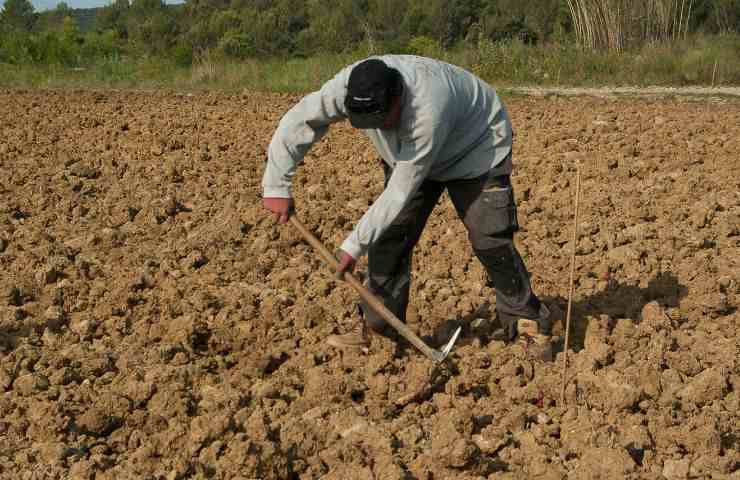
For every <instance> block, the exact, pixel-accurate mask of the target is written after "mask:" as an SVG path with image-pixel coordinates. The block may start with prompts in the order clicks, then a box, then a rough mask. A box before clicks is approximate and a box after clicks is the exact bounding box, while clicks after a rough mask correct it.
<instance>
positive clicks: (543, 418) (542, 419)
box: [537, 412, 550, 425]
mask: <svg viewBox="0 0 740 480" xmlns="http://www.w3.org/2000/svg"><path fill="white" fill-rule="evenodd" d="M537 423H539V424H540V425H547V424H548V423H550V417H549V416H548V415H547V414H546V413H544V412H540V413H538V414H537Z"/></svg>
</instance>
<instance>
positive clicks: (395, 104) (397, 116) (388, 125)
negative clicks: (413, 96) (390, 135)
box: [380, 96, 401, 130]
mask: <svg viewBox="0 0 740 480" xmlns="http://www.w3.org/2000/svg"><path fill="white" fill-rule="evenodd" d="M400 122H401V97H400V96H397V97H393V98H392V100H391V108H390V110H389V111H388V116H386V117H385V122H383V126H382V127H380V129H381V130H393V129H394V128H396V127H397V126H398V124H399V123H400Z"/></svg>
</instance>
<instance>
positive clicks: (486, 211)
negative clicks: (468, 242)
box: [465, 175, 519, 235]
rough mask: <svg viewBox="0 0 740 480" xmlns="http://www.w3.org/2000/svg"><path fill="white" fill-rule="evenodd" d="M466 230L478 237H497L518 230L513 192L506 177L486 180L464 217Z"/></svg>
mask: <svg viewBox="0 0 740 480" xmlns="http://www.w3.org/2000/svg"><path fill="white" fill-rule="evenodd" d="M465 224H466V225H467V227H468V229H470V230H471V231H474V232H476V233H478V234H479V235H497V234H501V233H509V232H515V231H517V230H518V229H519V222H518V221H517V217H516V203H515V202H514V190H513V189H512V187H511V181H510V180H509V176H508V175H502V176H499V177H492V178H489V179H488V180H486V183H485V185H484V187H483V190H481V192H480V194H479V195H478V198H476V199H475V201H473V203H472V204H471V205H470V208H469V209H468V211H467V213H466V215H465Z"/></svg>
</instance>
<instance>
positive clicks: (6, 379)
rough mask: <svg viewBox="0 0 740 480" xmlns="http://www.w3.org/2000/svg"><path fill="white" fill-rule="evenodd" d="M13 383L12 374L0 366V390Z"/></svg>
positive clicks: (2, 390)
mask: <svg viewBox="0 0 740 480" xmlns="http://www.w3.org/2000/svg"><path fill="white" fill-rule="evenodd" d="M12 384H13V376H12V375H11V374H10V372H8V371H7V370H5V369H4V368H0V392H4V391H5V390H7V389H8V388H10V386H11V385H12Z"/></svg>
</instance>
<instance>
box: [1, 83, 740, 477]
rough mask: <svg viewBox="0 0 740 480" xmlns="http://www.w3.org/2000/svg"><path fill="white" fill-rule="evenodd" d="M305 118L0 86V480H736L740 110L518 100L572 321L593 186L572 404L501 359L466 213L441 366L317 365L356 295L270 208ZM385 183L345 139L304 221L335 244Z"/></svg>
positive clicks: (546, 293)
mask: <svg viewBox="0 0 740 480" xmlns="http://www.w3.org/2000/svg"><path fill="white" fill-rule="evenodd" d="M297 98H298V97H296V96H281V95H263V94H250V93H244V94H242V95H234V96H230V95H225V94H198V95H195V96H193V95H178V94H169V93H143V92H138V93H136V92H89V91H80V92H23V91H12V92H9V91H4V92H0V105H2V109H0V166H2V167H3V170H2V171H3V174H2V175H1V176H0V264H2V275H0V477H1V478H8V479H18V478H24V479H36V478H71V479H92V478H96V479H128V478H131V479H134V478H136V479H160V478H161V479H175V478H215V479H226V478H229V479H231V478H241V479H249V478H264V479H272V478H281V479H312V478H319V477H321V478H327V479H348V478H352V479H432V478H434V479H480V478H496V479H498V478H511V479H515V478H548V479H556V478H566V477H567V478H573V479H581V478H582V479H592V478H654V479H661V478H667V479H669V480H673V479H683V478H715V479H716V478H738V475H740V474H739V473H738V468H739V467H740V462H739V460H738V459H739V458H740V443H739V442H740V414H739V410H738V408H739V407H740V368H739V365H738V358H739V352H738V350H739V338H740V336H739V335H738V330H739V329H740V315H739V314H738V310H737V308H738V300H740V295H739V294H740V194H739V192H740V104H739V103H738V102H733V101H724V102H720V103H710V102H685V101H681V100H676V99H672V100H671V99H662V100H661V99H608V98H568V99H566V98H562V97H546V98H525V97H515V98H507V99H506V100H507V103H508V106H509V110H510V112H511V115H512V117H513V121H514V124H515V128H516V131H517V136H516V141H515V162H516V171H515V178H514V181H515V186H516V189H517V199H518V201H519V206H520V222H521V223H522V225H523V229H522V232H521V235H519V237H518V238H519V243H520V246H521V250H522V253H523V255H524V256H525V258H526V261H527V263H528V266H529V269H530V270H531V272H532V280H533V284H534V286H535V288H536V290H537V292H539V294H540V295H541V296H542V297H543V298H544V299H545V301H546V302H547V303H548V304H549V305H550V306H551V307H552V309H553V310H555V311H556V312H558V313H557V314H558V317H560V318H562V316H563V315H562V312H563V311H564V310H565V307H566V301H565V298H564V297H565V296H566V292H567V289H568V285H567V282H568V275H567V273H568V268H569V252H570V245H569V242H570V238H571V235H572V233H571V232H572V227H571V222H572V220H571V219H572V213H573V205H572V199H573V193H574V192H573V190H574V188H573V187H574V178H575V174H574V172H575V165H576V164H577V163H578V162H580V164H581V170H582V179H583V181H582V185H583V195H582V202H581V218H582V221H581V225H580V230H581V233H582V234H581V238H580V240H579V242H578V246H577V251H578V256H577V283H576V296H575V299H574V316H573V322H574V324H575V326H574V329H573V335H572V336H571V339H572V348H573V350H574V352H575V353H573V354H572V355H571V356H570V358H571V364H570V367H569V376H568V381H569V382H568V386H567V389H566V403H565V404H563V403H561V401H560V392H561V364H560V363H559V362H558V363H555V364H549V365H542V364H533V363H531V362H529V361H527V360H526V359H525V358H524V356H523V352H522V351H520V350H518V349H517V348H518V347H516V346H512V345H506V344H504V343H501V342H498V341H495V340H493V339H492V336H491V334H492V332H493V330H494V329H495V328H496V320H495V314H494V313H493V311H494V306H493V305H492V302H493V298H494V295H493V293H492V291H491V289H490V288H489V287H487V286H486V282H485V277H484V273H483V270H482V268H481V266H480V265H479V263H478V262H477V261H476V260H474V259H472V257H471V250H470V248H469V245H468V242H467V239H466V234H465V231H464V228H463V226H462V224H461V222H459V221H457V219H456V218H455V216H454V214H453V210H452V208H451V205H450V202H449V200H444V201H443V202H442V204H441V205H440V206H439V207H438V209H437V211H436V212H435V213H434V214H433V216H432V218H431V219H430V223H429V226H428V229H427V231H426V233H425V235H424V237H423V238H422V240H421V242H420V245H419V247H418V249H417V253H416V256H415V267H414V270H415V278H416V281H415V284H414V287H413V292H412V295H413V301H412V305H411V307H410V312H409V323H410V325H411V327H412V328H413V329H414V330H415V331H417V332H418V333H419V334H420V335H422V336H424V337H425V338H427V339H428V340H429V341H430V342H432V343H436V344H439V342H440V341H442V340H444V339H445V338H446V336H447V335H448V334H449V332H450V330H451V327H452V326H454V325H455V324H458V323H459V324H462V325H463V326H464V332H463V337H462V339H461V341H460V343H459V344H458V346H457V348H456V349H455V350H454V352H453V354H452V355H451V356H450V362H449V363H447V364H446V365H445V366H443V367H441V368H435V369H433V368H431V366H430V364H429V362H428V360H426V359H425V358H424V357H423V356H421V355H420V354H419V353H418V352H417V351H415V350H413V349H410V348H406V349H400V348H394V347H393V346H392V345H391V344H389V343H388V342H387V341H385V340H381V339H375V340H374V341H373V345H372V348H371V349H370V350H369V352H366V353H362V352H356V353H353V352H344V353H343V352H339V351H336V350H334V349H332V348H331V347H329V346H327V345H325V343H324V339H325V338H326V336H327V335H329V334H331V333H332V332H338V331H343V330H344V329H345V328H347V326H348V325H349V324H350V322H351V321H352V320H353V318H354V316H355V315H356V313H355V310H354V307H353V305H354V302H355V300H356V294H355V293H354V292H353V291H352V290H351V289H350V288H348V286H346V285H344V284H337V283H336V282H335V281H334V279H333V277H332V274H331V272H330V271H329V270H328V268H327V267H326V266H325V265H324V264H323V263H322V262H321V261H319V260H318V257H317V255H316V254H315V253H314V252H313V251H312V250H311V249H310V248H309V247H308V246H307V245H306V244H304V243H303V242H302V241H301V240H300V238H299V236H298V234H297V233H296V232H295V231H294V230H293V229H292V228H291V227H289V226H276V225H274V223H273V221H272V219H271V218H269V217H267V216H265V214H264V212H263V210H262V208H261V205H260V186H259V184H260V180H261V174H262V169H263V164H264V160H265V148H266V145H267V144H268V142H269V139H270V136H271V134H272V130H273V129H274V128H275V126H276V124H277V121H278V120H279V118H280V116H281V114H282V113H283V112H284V111H285V110H286V109H287V108H289V107H290V106H291V105H292V104H293V103H294V102H295V101H296V100H297ZM381 178H382V173H381V169H380V168H379V167H378V165H377V160H376V156H375V154H374V153H373V151H372V149H371V148H369V145H368V143H367V141H366V140H365V139H364V138H363V137H362V136H361V135H360V134H358V133H356V132H354V131H352V130H351V129H350V128H349V127H348V126H347V125H339V126H337V127H335V128H333V130H332V132H331V134H330V135H328V136H327V138H325V139H324V140H323V141H322V142H321V143H320V144H319V145H317V146H316V147H315V148H314V149H313V150H312V152H311V153H310V155H309V156H308V158H307V161H306V165H305V168H304V169H303V170H302V171H301V173H300V174H299V177H298V179H297V181H296V189H295V190H296V191H295V193H296V198H297V202H298V214H299V215H300V217H301V218H302V219H303V220H304V221H305V222H306V224H307V225H308V226H309V227H310V228H311V229H312V230H314V231H315V232H316V233H317V234H318V235H319V236H320V237H321V238H322V239H323V241H324V242H325V243H327V244H328V245H330V248H334V247H335V246H337V245H339V244H340V242H341V241H342V240H343V238H344V237H345V235H346V234H347V233H348V232H349V231H350V229H351V228H352V226H353V224H354V222H355V221H356V220H357V219H358V218H359V216H360V215H361V213H362V212H363V211H364V210H365V208H366V207H367V206H368V205H369V204H370V203H371V202H372V200H373V198H374V197H375V196H376V195H378V193H379V192H380V189H381ZM562 328H563V327H562V324H560V323H558V325H557V327H556V330H557V332H556V333H558V334H561V333H562ZM560 349H562V342H561V343H560ZM560 359H562V353H561V354H560V357H559V360H560Z"/></svg>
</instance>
